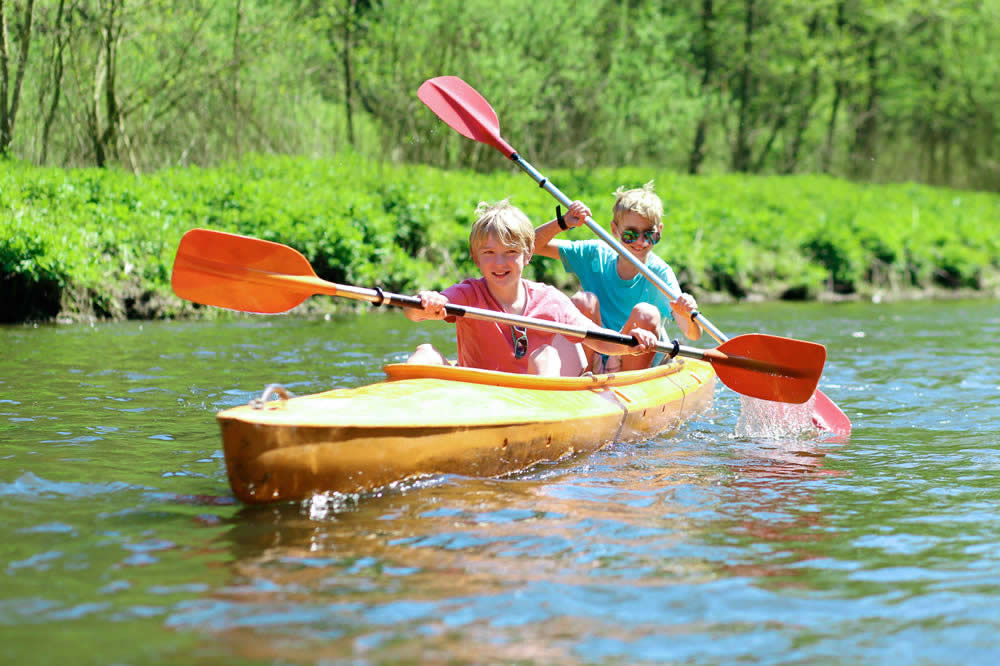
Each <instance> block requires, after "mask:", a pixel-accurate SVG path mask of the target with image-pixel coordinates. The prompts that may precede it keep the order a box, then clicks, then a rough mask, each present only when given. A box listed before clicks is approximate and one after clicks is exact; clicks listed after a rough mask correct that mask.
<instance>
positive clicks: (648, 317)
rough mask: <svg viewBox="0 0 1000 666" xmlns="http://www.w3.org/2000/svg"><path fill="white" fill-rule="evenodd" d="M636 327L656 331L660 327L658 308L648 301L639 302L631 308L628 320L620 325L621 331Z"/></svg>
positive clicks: (625, 331) (628, 330)
mask: <svg viewBox="0 0 1000 666" xmlns="http://www.w3.org/2000/svg"><path fill="white" fill-rule="evenodd" d="M636 328H642V329H645V330H647V331H652V332H653V333H656V332H658V331H659V329H660V310H659V309H658V308H657V307H656V306H655V305H652V304H650V303H639V304H638V305H636V306H635V307H634V308H632V312H631V314H629V317H628V320H627V321H626V322H625V325H624V326H622V332H623V333H628V332H630V331H632V330H633V329H636Z"/></svg>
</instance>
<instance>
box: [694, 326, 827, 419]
mask: <svg viewBox="0 0 1000 666" xmlns="http://www.w3.org/2000/svg"><path fill="white" fill-rule="evenodd" d="M705 360H707V361H709V362H711V364H712V367H714V368H715V371H716V373H717V374H718V375H719V379H720V380H721V381H722V383H723V384H725V385H726V386H728V387H729V388H731V389H733V390H734V391H736V392H738V393H743V394H745V395H749V396H751V397H754V398H760V399H762V400H773V401H776V402H791V403H797V404H800V403H803V402H805V401H807V400H809V398H810V397H812V394H813V393H814V392H815V391H816V385H817V384H819V378H820V376H821V375H822V374H823V365H824V364H825V363H826V347H824V346H823V345H821V344H817V343H815V342H807V341H805V340H795V339H794V338H783V337H779V336H777V335H764V334H762V333H754V334H749V335H740V336H737V337H735V338H731V339H729V340H727V341H726V342H724V343H722V344H721V345H719V346H718V347H716V348H715V349H709V350H706V351H705Z"/></svg>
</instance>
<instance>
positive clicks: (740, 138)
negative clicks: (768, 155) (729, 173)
mask: <svg viewBox="0 0 1000 666" xmlns="http://www.w3.org/2000/svg"><path fill="white" fill-rule="evenodd" d="M754 2H755V0H743V8H744V24H743V25H744V32H743V64H742V67H741V68H740V76H739V82H738V85H737V88H736V104H737V106H738V107H739V113H738V122H737V125H736V141H735V145H734V147H733V158H732V169H733V171H740V172H746V171H747V170H748V169H749V168H750V127H749V125H750V102H751V98H752V96H753V94H752V91H751V87H752V85H753V33H754V29H755V26H754V11H755V7H754Z"/></svg>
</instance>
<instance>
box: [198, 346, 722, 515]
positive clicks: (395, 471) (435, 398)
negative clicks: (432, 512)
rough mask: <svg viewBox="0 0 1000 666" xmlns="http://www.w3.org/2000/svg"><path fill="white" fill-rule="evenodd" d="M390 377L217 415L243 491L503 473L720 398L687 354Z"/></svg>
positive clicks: (392, 368)
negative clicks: (557, 371)
mask: <svg viewBox="0 0 1000 666" xmlns="http://www.w3.org/2000/svg"><path fill="white" fill-rule="evenodd" d="M385 370H386V374H387V381H384V382H379V383H376V384H371V385H367V386H361V387H358V388H353V389H336V390H332V391H326V392H323V393H318V394H315V395H308V396H302V397H296V398H282V399H279V400H273V401H267V402H261V401H253V402H251V404H250V405H245V406H241V407H234V408H232V409H227V410H225V411H223V412H220V413H219V414H218V415H217V418H218V421H219V425H220V427H221V430H222V441H223V452H224V454H225V460H226V470H227V473H228V476H229V481H230V485H231V486H232V489H233V492H234V494H235V495H236V497H237V498H238V499H239V500H240V501H242V502H245V503H251V504H252V503H261V502H275V501H287V500H297V499H305V498H308V497H311V496H312V495H314V494H318V493H329V492H339V493H360V492H369V491H373V490H376V489H379V488H382V487H385V486H389V485H391V484H393V483H397V482H400V481H404V480H407V479H414V478H419V477H422V476H428V475H435V474H461V475H465V476H477V477H489V476H502V475H506V474H511V473H514V472H518V471H522V470H525V469H528V468H530V467H531V466H533V465H535V464H538V463H540V462H553V461H558V460H561V459H563V458H566V457H569V456H572V455H575V454H582V453H587V452H591V451H594V450H597V449H599V448H601V447H604V446H607V445H608V444H611V443H614V442H630V441H636V440H641V439H647V438H649V437H651V436H653V435H655V434H660V433H668V432H671V431H675V430H677V429H678V428H680V426H681V425H683V423H684V422H685V421H686V420H687V419H689V418H690V417H691V416H693V415H695V414H698V413H700V412H702V411H704V410H705V409H706V408H707V407H708V406H710V405H711V401H712V396H713V393H714V386H715V373H714V371H713V370H712V367H711V366H710V365H709V364H707V363H703V362H700V361H693V360H690V359H683V360H677V361H674V362H672V363H670V364H668V365H665V366H660V367H658V368H651V369H648V370H639V371H634V372H620V373H616V374H613V375H597V376H593V377H589V376H588V377H574V378H568V377H552V378H544V377H531V376H524V375H510V374H507V373H500V372H491V371H486V370H475V369H470V368H455V367H448V366H419V365H406V364H395V365H389V366H386V368H385Z"/></svg>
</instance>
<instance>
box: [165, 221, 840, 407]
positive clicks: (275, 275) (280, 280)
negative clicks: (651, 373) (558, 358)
mask: <svg viewBox="0 0 1000 666" xmlns="http://www.w3.org/2000/svg"><path fill="white" fill-rule="evenodd" d="M171 285H172V286H173V289H174V293H176V294H177V295H178V296H180V297H181V298H184V299H187V300H189V301H194V302H195V303H201V304H203V305H214V306H217V307H221V308H228V309H230V310H240V311H242V312H258V313H270V314H273V313H278V312H286V311H288V310H290V309H292V308H294V307H295V306H296V305H299V304H300V303H302V302H303V301H305V300H306V299H307V298H309V297H310V296H312V295H313V294H328V295H330V296H342V297H344V298H352V299H355V300H362V301H368V302H370V303H374V304H376V305H383V304H387V305H396V306H400V307H411V308H419V307H420V299H419V298H417V297H416V296H401V295H399V294H392V293H388V292H385V291H382V289H366V288H364V287H352V286H349V285H342V284H335V283H333V282H327V281H326V280H323V279H321V278H319V277H318V276H317V275H316V273H315V272H313V269H312V266H311V265H310V264H309V261H308V260H307V259H306V258H305V257H303V256H302V255H301V254H299V252H298V251H296V250H294V249H292V248H290V247H288V246H287V245H282V244H280V243H273V242H271V241H265V240H259V239H257V238H250V237H249V236H240V235H237V234H230V233H225V232H222V231H211V230H209V229H192V230H191V231H188V232H187V233H186V234H184V237H183V238H182V239H181V242H180V245H179V246H178V248H177V256H176V257H175V258H174V269H173V274H172V276H171ZM445 312H446V313H447V314H448V315H450V316H455V317H469V318H471V319H482V320H486V321H495V322H500V323H503V324H510V325H514V326H525V327H527V328H533V329H537V330H541V331H547V332H549V333H559V334H563V335H568V336H571V337H579V338H588V339H591V340H603V341H605V342H613V343H617V344H620V345H627V346H635V345H636V344H638V343H637V341H636V340H635V338H633V337H631V336H627V335H622V334H621V333H617V332H615V331H610V330H608V329H603V328H593V329H588V328H582V327H578V326H571V325H567V324H561V323H559V322H554V321H547V320H544V319H535V318H532V317H524V316H520V315H512V314H507V313H506V312H499V311H496V310H483V309H481V308H473V307H467V306H462V305H455V304H447V305H445ZM657 350H658V351H661V352H663V353H665V354H669V355H671V356H674V355H680V356H686V357H688V358H696V359H700V360H704V361H708V362H709V363H711V364H712V367H713V368H715V371H716V374H717V375H718V376H719V379H720V380H721V381H722V383H723V384H725V385H726V386H728V387H729V388H731V389H733V390H734V391H736V392H737V393H742V394H744V395H748V396H751V397H754V398H760V399H762V400H777V401H779V402H792V403H803V402H805V401H806V400H808V399H809V397H810V396H811V395H812V393H813V391H814V390H815V389H816V383H817V382H818V381H819V378H820V375H821V374H822V372H823V364H824V363H825V361H826V348H825V347H824V346H823V345H818V344H815V343H812V342H804V341H801V340H793V339H790V338H781V337H776V336H772V335H759V334H754V335H741V336H739V337H736V338H733V339H732V340H729V341H727V342H725V343H724V344H722V345H720V346H719V347H717V348H715V349H697V348H694V347H685V346H683V345H680V344H678V343H677V341H674V342H673V343H672V344H660V345H657Z"/></svg>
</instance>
